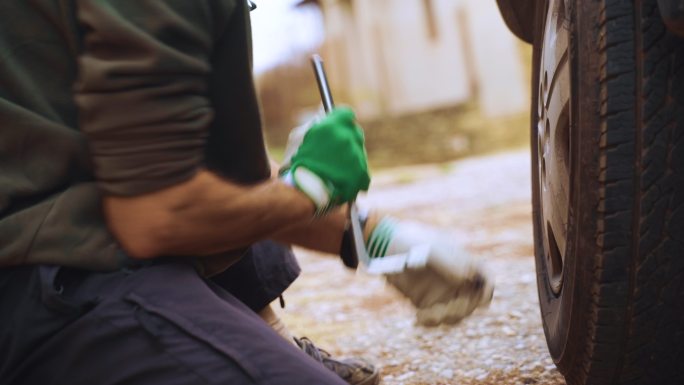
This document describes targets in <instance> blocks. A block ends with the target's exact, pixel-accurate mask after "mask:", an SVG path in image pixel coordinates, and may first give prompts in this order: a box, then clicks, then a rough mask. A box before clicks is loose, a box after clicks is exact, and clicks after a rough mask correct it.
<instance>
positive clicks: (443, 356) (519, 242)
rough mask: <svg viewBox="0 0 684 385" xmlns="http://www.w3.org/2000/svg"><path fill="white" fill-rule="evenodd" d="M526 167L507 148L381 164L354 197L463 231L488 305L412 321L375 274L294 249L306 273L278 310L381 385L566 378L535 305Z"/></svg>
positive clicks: (553, 384) (522, 155) (298, 331)
mask: <svg viewBox="0 0 684 385" xmlns="http://www.w3.org/2000/svg"><path fill="white" fill-rule="evenodd" d="M529 169H530V167H529V154H528V153H527V152H513V153H505V154H500V155H495V156H488V157H480V158H472V159H468V160H464V161H459V162H454V163H448V164H437V165H427V166H416V167H405V168H399V169H392V170H386V171H382V172H379V173H377V175H374V180H373V185H372V187H371V192H370V193H369V194H368V195H367V196H366V197H364V198H362V199H361V201H360V203H361V204H362V205H364V206H367V207H374V208H378V209H381V210H383V211H385V212H388V213H390V214H392V215H394V216H397V217H399V218H405V219H412V220H419V221H424V222H428V223H431V224H434V225H436V226H440V227H444V228H447V229H448V230H449V231H451V232H452V233H453V235H454V236H455V237H458V238H459V239H462V240H463V242H464V244H465V246H466V248H468V249H469V250H470V251H472V252H473V253H475V254H476V255H478V256H480V257H481V258H483V259H484V260H485V261H486V263H487V265H488V266H489V268H490V269H491V270H492V271H493V272H494V275H495V277H496V290H495V294H494V299H493V301H492V304H491V306H490V307H489V308H488V309H484V310H478V311H477V312H476V313H475V314H474V315H473V316H471V317H470V318H468V319H466V320H465V321H463V322H462V323H460V324H459V325H456V326H452V327H437V328H424V327H420V326H416V325H415V324H414V314H413V311H412V309H411V306H410V304H408V303H407V302H406V301H405V300H404V299H403V298H402V297H401V296H400V295H398V294H397V293H396V292H394V290H393V289H392V288H391V287H389V286H386V285H385V282H384V280H383V279H382V278H381V277H376V276H369V275H366V274H364V273H361V272H358V273H355V272H351V271H348V270H345V268H344V267H343V266H342V265H341V263H339V262H338V260H337V259H336V258H330V256H324V255H319V254H315V253H311V252H307V251H304V250H297V253H298V256H299V258H300V264H301V265H302V269H303V274H302V276H301V277H300V279H298V280H297V281H296V282H295V284H294V285H293V287H291V288H290V289H289V290H288V291H287V292H286V296H285V299H286V301H287V306H286V309H284V310H281V311H280V314H281V316H282V317H283V318H284V320H285V322H286V323H287V324H288V325H289V326H290V328H291V329H292V331H293V333H294V334H295V335H297V336H302V335H306V336H308V337H310V338H311V339H312V340H314V341H315V342H316V343H317V345H319V346H321V347H323V348H326V349H327V350H328V351H330V352H331V353H333V354H335V355H336V356H337V355H339V356H364V357H366V358H368V359H369V360H371V361H372V362H374V363H376V364H377V365H378V366H380V367H381V370H382V375H383V381H384V384H386V385H400V384H405V385H417V384H549V385H557V384H565V382H564V380H563V378H562V376H561V375H560V374H559V373H558V371H557V370H556V369H555V366H554V365H553V363H552V361H551V359H550V358H549V356H548V351H547V349H546V343H545V341H544V332H543V329H542V325H541V319H540V315H539V308H538V298H537V292H536V283H535V272H534V260H533V257H532V254H533V251H532V228H531V215H530V212H531V208H530V196H529V195H530V191H529V189H530V188H529V186H530V181H529V179H530V173H529Z"/></svg>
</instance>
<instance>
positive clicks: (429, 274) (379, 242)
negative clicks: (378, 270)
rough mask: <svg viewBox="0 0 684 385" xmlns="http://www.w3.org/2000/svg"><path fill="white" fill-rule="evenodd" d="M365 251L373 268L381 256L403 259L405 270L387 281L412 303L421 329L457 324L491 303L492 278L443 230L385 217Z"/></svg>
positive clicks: (375, 229)
mask: <svg viewBox="0 0 684 385" xmlns="http://www.w3.org/2000/svg"><path fill="white" fill-rule="evenodd" d="M366 248H367V250H368V254H369V257H370V261H371V265H372V264H373V262H381V261H382V260H381V259H382V258H385V257H387V260H388V262H390V260H391V259H393V258H392V256H395V255H396V256H398V255H405V256H406V257H405V258H404V259H403V260H405V263H403V266H401V267H400V268H398V269H394V270H395V272H393V273H386V274H385V277H386V278H387V282H389V283H390V284H392V285H393V286H394V287H396V288H397V289H398V290H399V291H400V292H401V293H402V294H403V295H404V296H406V297H407V298H408V299H409V300H411V303H413V305H414V306H415V307H416V309H417V313H416V320H417V322H418V323H419V324H421V325H425V326H436V325H439V324H455V323H458V322H460V321H461V320H462V319H463V318H465V317H467V316H469V315H470V314H471V313H472V312H473V311H474V310H475V309H476V308H478V307H486V306H488V305H489V303H490V302H491V300H492V295H493V292H494V281H493V279H492V277H491V275H490V274H489V273H488V272H487V271H486V270H485V269H484V266H483V265H482V264H481V263H480V262H479V261H478V260H476V259H475V258H473V257H472V256H471V255H470V254H469V253H468V252H467V251H465V250H464V249H463V248H461V247H460V246H459V245H458V244H457V243H456V241H455V240H454V239H453V237H450V236H449V235H448V234H445V233H444V232H441V231H439V230H436V229H434V228H430V227H428V226H426V225H423V224H419V223H413V222H405V221H398V220H396V219H394V218H391V217H384V218H383V219H382V220H381V221H380V222H379V223H378V224H377V225H376V227H375V228H374V229H373V231H372V232H371V235H370V236H369V237H368V241H367V243H366ZM395 260H402V258H396V259H395ZM390 270H392V269H390Z"/></svg>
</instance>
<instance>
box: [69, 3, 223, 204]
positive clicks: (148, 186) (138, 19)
mask: <svg viewBox="0 0 684 385" xmlns="http://www.w3.org/2000/svg"><path fill="white" fill-rule="evenodd" d="M75 3H76V4H77V7H78V9H77V15H78V19H79V23H80V25H81V28H82V29H83V47H82V54H81V56H80V58H79V80H78V82H77V84H76V87H75V98H76V102H77V104H78V107H79V112H80V128H81V130H82V131H83V133H84V134H85V135H86V137H87V140H88V143H89V146H90V152H91V156H92V161H93V165H94V170H95V175H96V177H97V180H98V182H99V185H100V188H101V189H102V190H103V191H104V192H105V193H106V194H112V195H138V194H143V193H146V192H151V191H155V190H159V189H162V188H164V187H168V186H171V185H174V184H177V183H180V182H183V181H185V180H187V179H189V178H191V177H192V176H193V175H194V174H195V172H196V171H197V169H198V168H199V167H201V166H202V164H203V161H204V147H205V140H206V137H207V130H208V126H209V125H210V123H211V121H212V119H213V111H212V106H211V103H210V101H209V97H208V95H207V93H208V84H207V83H208V81H207V79H208V77H209V74H210V72H211V65H210V60H211V55H212V51H213V47H214V42H215V41H216V40H217V39H218V38H219V37H220V36H221V34H222V33H223V31H224V30H225V24H226V23H227V22H228V20H229V18H230V14H231V13H232V12H233V11H234V8H235V2H234V1H219V0H206V1H202V0H177V1H171V0H167V1H164V0H78V1H76V2H75Z"/></svg>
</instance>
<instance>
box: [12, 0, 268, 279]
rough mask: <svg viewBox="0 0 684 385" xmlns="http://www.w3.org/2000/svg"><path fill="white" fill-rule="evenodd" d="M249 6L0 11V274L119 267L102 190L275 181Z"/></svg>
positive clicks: (153, 2)
mask: <svg viewBox="0 0 684 385" xmlns="http://www.w3.org/2000/svg"><path fill="white" fill-rule="evenodd" d="M246 8H247V7H246V3H245V0H175V1H173V0H166V1H163V0H73V1H70V0H7V1H2V2H0V266H10V265H19V264H32V263H41V264H58V265H66V266H78V267H84V268H90V269H97V270H109V269H115V268H117V267H119V266H121V265H122V264H123V263H125V262H126V260H127V257H126V256H125V253H123V252H122V250H121V249H120V247H119V246H118V245H117V243H116V242H115V240H114V239H113V238H112V236H111V235H110V233H109V231H108V230H107V227H106V224H105V222H104V219H103V216H102V212H101V205H100V202H101V196H102V195H103V194H112V195H120V196H127V195H137V194H143V193H146V192H151V191H155V190H159V189H162V188H164V187H168V186H171V185H173V184H176V183H179V182H182V181H184V180H187V179H188V178H190V177H192V175H194V173H195V171H196V170H197V169H198V168H200V167H206V168H209V169H211V170H213V171H215V172H217V173H219V174H221V175H223V176H225V177H228V178H231V179H233V180H236V181H240V182H244V183H252V182H256V181H258V180H261V179H263V178H266V177H268V175H269V166H268V160H267V156H266V151H265V148H264V142H263V137H262V133H261V123H260V118H259V110H258V105H257V101H256V95H255V90H254V85H253V79H252V75H251V72H252V69H251V42H250V24H249V12H248V10H247V9H246ZM236 220H237V219H236Z"/></svg>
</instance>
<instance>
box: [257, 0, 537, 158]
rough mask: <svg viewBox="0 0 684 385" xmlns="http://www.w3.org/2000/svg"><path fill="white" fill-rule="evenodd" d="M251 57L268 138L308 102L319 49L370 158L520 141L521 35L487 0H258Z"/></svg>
mask: <svg viewBox="0 0 684 385" xmlns="http://www.w3.org/2000/svg"><path fill="white" fill-rule="evenodd" d="M257 6H258V7H257V9H256V10H255V11H253V12H252V14H251V16H252V30H253V38H254V68H255V72H256V81H257V86H258V90H259V95H260V98H261V103H262V108H263V115H264V122H265V129H266V132H267V139H268V143H269V147H270V150H271V152H272V154H273V155H274V157H275V158H276V159H278V158H279V157H280V156H281V155H282V151H283V148H284V146H285V143H286V140H287V134H288V132H289V130H290V129H291V128H292V127H294V126H296V125H298V124H301V123H303V122H306V121H307V120H309V119H311V117H312V116H313V114H315V113H316V111H317V110H318V108H319V105H320V96H319V93H318V90H317V87H316V82H315V78H314V75H313V71H312V69H311V64H310V62H309V58H310V56H311V54H313V53H319V54H320V55H321V56H322V57H323V59H324V61H325V65H326V70H327V72H328V77H329V80H330V83H331V88H332V92H333V95H334V97H335V102H336V103H337V104H338V105H340V104H347V105H350V106H352V107H353V108H354V109H355V111H356V112H357V115H358V117H359V120H360V122H361V125H362V126H363V128H364V130H365V132H366V138H367V148H368V153H369V157H370V163H371V167H372V168H374V169H378V168H385V167H388V166H393V165H397V166H399V165H408V164H420V163H436V162H445V161H451V160H454V159H458V158H462V157H465V156H470V155H476V154H486V153H492V152H499V151H501V150H505V149H512V148H523V147H526V146H528V142H529V123H528V122H529V98H530V95H529V88H530V87H529V83H530V65H531V64H530V62H531V47H530V46H529V45H527V44H524V43H522V42H520V41H518V40H517V39H516V38H515V37H514V36H513V35H512V34H511V33H510V32H509V31H508V29H507V28H506V26H505V25H504V22H503V19H502V18H501V16H500V14H499V11H498V9H497V6H496V2H495V1H494V0H373V1H360V0H263V1H257Z"/></svg>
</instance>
